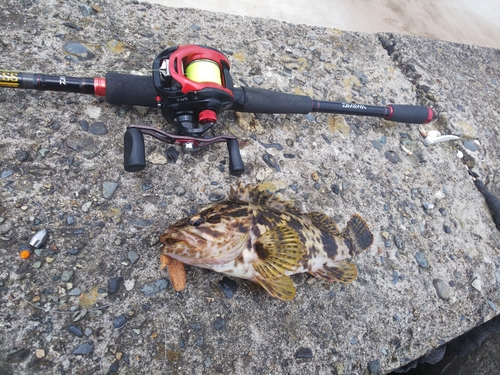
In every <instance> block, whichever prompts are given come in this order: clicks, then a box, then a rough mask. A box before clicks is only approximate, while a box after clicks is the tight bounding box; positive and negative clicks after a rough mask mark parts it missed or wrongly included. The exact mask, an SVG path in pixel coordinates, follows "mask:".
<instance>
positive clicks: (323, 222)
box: [307, 212, 341, 236]
mask: <svg viewBox="0 0 500 375" xmlns="http://www.w3.org/2000/svg"><path fill="white" fill-rule="evenodd" d="M307 216H308V217H309V219H311V221H312V222H313V224H314V225H315V226H316V227H317V228H318V229H321V230H322V231H323V232H325V233H328V234H330V235H332V236H340V234H341V232H340V230H339V228H338V227H337V224H335V222H334V221H333V219H332V218H331V217H329V216H327V215H325V214H324V213H322V212H309V213H308V214H307Z"/></svg>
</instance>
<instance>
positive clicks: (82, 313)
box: [73, 308, 87, 323]
mask: <svg viewBox="0 0 500 375" xmlns="http://www.w3.org/2000/svg"><path fill="white" fill-rule="evenodd" d="M85 315H87V309H85V308H83V309H82V310H80V311H79V312H78V313H76V314H75V317H74V319H73V322H74V323H76V322H78V321H79V320H82V319H83V318H84V317H85Z"/></svg>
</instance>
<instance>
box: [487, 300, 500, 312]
mask: <svg viewBox="0 0 500 375" xmlns="http://www.w3.org/2000/svg"><path fill="white" fill-rule="evenodd" d="M486 303H487V304H488V306H489V307H490V309H492V310H493V311H495V312H497V311H498V305H497V304H496V303H494V302H492V301H490V300H488V301H486Z"/></svg>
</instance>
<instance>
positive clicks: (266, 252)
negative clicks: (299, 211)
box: [253, 226, 304, 279]
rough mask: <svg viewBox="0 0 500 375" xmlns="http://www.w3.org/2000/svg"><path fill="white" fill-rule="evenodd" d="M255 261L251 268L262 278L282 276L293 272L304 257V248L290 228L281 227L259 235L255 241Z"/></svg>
mask: <svg viewBox="0 0 500 375" xmlns="http://www.w3.org/2000/svg"><path fill="white" fill-rule="evenodd" d="M255 252H256V253H257V260H256V261H255V262H254V264H253V268H254V269H255V270H256V271H257V272H258V273H259V274H260V275H261V276H262V277H263V278H270V279H272V278H276V277H278V276H284V273H285V271H293V270H295V269H296V268H297V266H298V263H299V261H300V260H301V259H302V257H303V255H304V246H303V245H302V242H300V238H299V236H298V234H297V232H295V231H294V230H293V229H292V228H290V227H288V226H281V227H278V228H275V229H272V230H270V231H268V232H266V233H264V234H263V235H261V236H260V237H259V238H257V240H256V241H255Z"/></svg>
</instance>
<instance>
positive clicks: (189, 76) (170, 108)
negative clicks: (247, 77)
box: [153, 44, 234, 136]
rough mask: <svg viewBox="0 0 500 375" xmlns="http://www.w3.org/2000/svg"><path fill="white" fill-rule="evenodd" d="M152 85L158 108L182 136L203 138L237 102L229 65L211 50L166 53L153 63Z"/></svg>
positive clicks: (191, 47)
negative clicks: (221, 114) (221, 115)
mask: <svg viewBox="0 0 500 375" xmlns="http://www.w3.org/2000/svg"><path fill="white" fill-rule="evenodd" d="M153 82H154V86H155V89H156V92H157V93H158V97H157V105H158V107H159V108H161V109H162V114H163V116H164V117H165V118H166V119H167V121H169V122H171V123H173V124H175V125H176V127H177V130H178V133H179V134H180V135H190V134H191V135H199V136H201V135H202V134H203V133H205V132H206V131H207V130H208V129H209V128H210V127H212V126H213V125H214V124H215V123H216V122H217V115H218V114H219V113H220V112H222V111H223V110H224V109H227V108H230V107H231V106H232V105H233V102H234V96H233V80H232V78H231V75H230V74H229V61H228V59H227V58H226V56H224V55H223V54H222V53H221V52H220V51H218V50H216V49H213V48H209V47H204V46H198V45H193V44H191V45H186V46H177V47H171V48H168V49H166V50H165V51H163V52H162V53H160V54H159V55H158V57H156V59H155V61H154V62H153Z"/></svg>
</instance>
